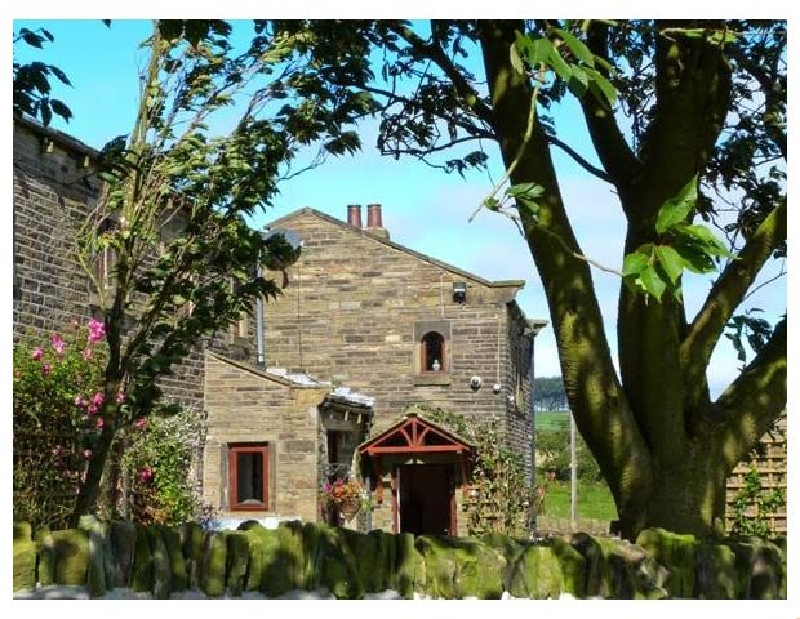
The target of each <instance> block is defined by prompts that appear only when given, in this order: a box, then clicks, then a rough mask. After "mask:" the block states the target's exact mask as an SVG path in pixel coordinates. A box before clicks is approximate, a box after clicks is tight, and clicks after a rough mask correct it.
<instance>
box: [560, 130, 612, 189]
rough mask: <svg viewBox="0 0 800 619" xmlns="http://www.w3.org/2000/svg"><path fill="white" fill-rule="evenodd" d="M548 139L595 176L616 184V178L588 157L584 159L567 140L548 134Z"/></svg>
mask: <svg viewBox="0 0 800 619" xmlns="http://www.w3.org/2000/svg"><path fill="white" fill-rule="evenodd" d="M547 141H548V143H550V144H552V145H553V146H558V147H559V148H560V149H561V150H563V151H564V152H565V153H567V154H568V155H569V156H570V157H572V159H573V160H574V161H575V163H577V164H578V165H580V166H581V167H582V168H583V169H584V170H586V171H587V172H589V173H590V174H593V175H594V176H596V177H597V178H599V179H600V180H601V181H605V182H607V183H611V184H612V185H613V184H614V179H613V178H612V177H611V176H610V175H609V174H607V173H606V172H604V171H603V170H601V169H600V168H598V167H596V166H593V165H592V164H591V163H589V162H588V161H587V160H586V159H584V157H583V156H582V155H581V154H580V153H578V151H576V150H575V149H574V148H572V147H571V146H570V145H569V144H567V143H566V142H563V141H561V140H560V139H558V138H557V137H556V136H554V135H548V136H547Z"/></svg>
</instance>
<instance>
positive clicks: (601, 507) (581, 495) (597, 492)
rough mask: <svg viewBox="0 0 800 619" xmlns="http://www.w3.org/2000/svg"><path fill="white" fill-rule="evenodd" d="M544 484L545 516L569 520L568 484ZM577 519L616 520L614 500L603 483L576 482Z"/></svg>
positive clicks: (559, 482)
mask: <svg viewBox="0 0 800 619" xmlns="http://www.w3.org/2000/svg"><path fill="white" fill-rule="evenodd" d="M540 483H543V482H540ZM546 483H547V499H546V500H545V514H546V515H547V516H554V517H556V518H569V515H570V506H569V498H570V486H569V482H568V481H551V482H546ZM578 517H579V518H595V519H597V520H616V519H617V508H616V506H615V505H614V498H613V497H612V496H611V491H610V490H609V489H608V486H606V484H605V483H603V482H599V483H589V482H582V481H579V482H578Z"/></svg>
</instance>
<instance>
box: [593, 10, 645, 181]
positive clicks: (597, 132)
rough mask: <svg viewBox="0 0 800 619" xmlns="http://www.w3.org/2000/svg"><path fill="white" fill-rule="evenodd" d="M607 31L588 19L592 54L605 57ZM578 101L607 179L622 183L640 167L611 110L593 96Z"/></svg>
mask: <svg viewBox="0 0 800 619" xmlns="http://www.w3.org/2000/svg"><path fill="white" fill-rule="evenodd" d="M607 33H608V26H605V25H603V24H601V23H599V22H596V21H593V22H592V23H591V25H590V26H589V30H588V33H587V44H588V47H589V49H590V50H591V51H592V53H593V54H595V55H597V56H600V57H602V58H606V57H607V54H606V37H607ZM580 103H581V108H582V109H583V115H584V117H585V118H586V126H587V128H588V129H589V135H590V136H591V138H592V143H593V144H594V148H595V150H596V151H597V155H598V157H600V161H601V163H602V164H603V168H605V171H606V176H607V177H608V178H609V179H611V180H610V181H609V182H612V183H613V184H614V185H616V186H617V188H618V189H619V188H622V187H624V186H625V185H626V184H627V183H628V180H629V179H630V178H631V177H632V176H633V175H635V174H636V173H637V171H638V170H639V169H640V168H641V165H640V163H639V160H638V159H637V158H636V155H635V154H634V152H633V150H631V147H630V146H629V145H628V143H627V142H626V141H625V137H624V136H623V135H622V131H620V128H619V126H618V125H617V121H616V119H615V118H614V112H613V110H612V109H611V108H610V107H609V106H608V105H607V104H604V103H601V102H600V101H599V100H598V99H597V98H596V97H593V96H585V97H583V98H582V99H581V100H580ZM579 163H580V162H579ZM590 171H591V170H590ZM601 178H602V177H601ZM603 180H606V178H604V179H603Z"/></svg>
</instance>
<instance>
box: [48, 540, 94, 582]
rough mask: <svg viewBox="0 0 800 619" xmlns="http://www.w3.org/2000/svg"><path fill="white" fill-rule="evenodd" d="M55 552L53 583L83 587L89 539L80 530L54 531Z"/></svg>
mask: <svg viewBox="0 0 800 619" xmlns="http://www.w3.org/2000/svg"><path fill="white" fill-rule="evenodd" d="M52 535H53V541H54V544H55V552H56V561H55V564H56V567H55V582H56V584H59V585H85V584H86V574H87V571H88V569H89V539H88V538H87V537H86V533H84V532H83V531H80V530H77V531H76V530H67V531H54V532H53V534H52Z"/></svg>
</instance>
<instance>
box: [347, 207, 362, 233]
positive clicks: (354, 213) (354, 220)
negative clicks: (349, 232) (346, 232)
mask: <svg viewBox="0 0 800 619" xmlns="http://www.w3.org/2000/svg"><path fill="white" fill-rule="evenodd" d="M347 223H348V224H350V225H351V226H353V227H355V228H361V205H360V204H348V205H347Z"/></svg>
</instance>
